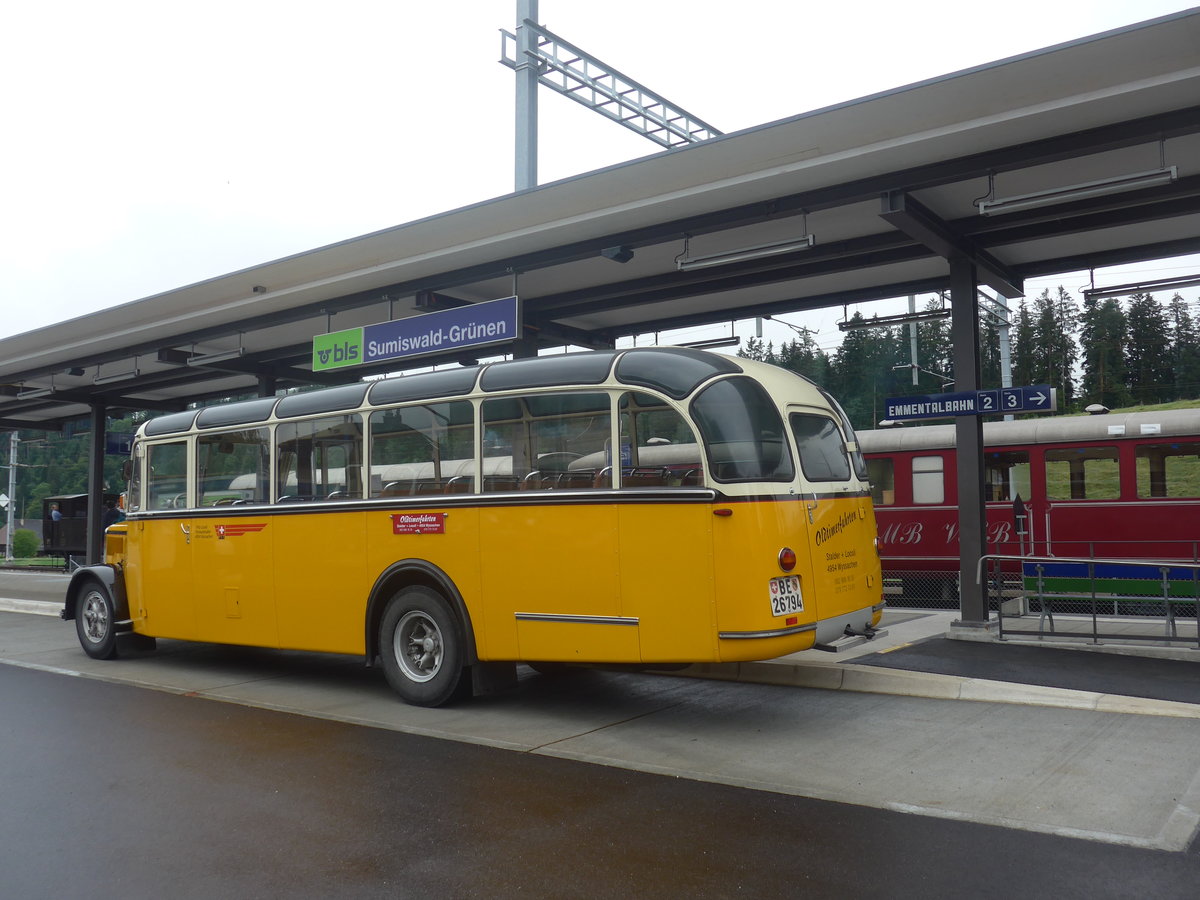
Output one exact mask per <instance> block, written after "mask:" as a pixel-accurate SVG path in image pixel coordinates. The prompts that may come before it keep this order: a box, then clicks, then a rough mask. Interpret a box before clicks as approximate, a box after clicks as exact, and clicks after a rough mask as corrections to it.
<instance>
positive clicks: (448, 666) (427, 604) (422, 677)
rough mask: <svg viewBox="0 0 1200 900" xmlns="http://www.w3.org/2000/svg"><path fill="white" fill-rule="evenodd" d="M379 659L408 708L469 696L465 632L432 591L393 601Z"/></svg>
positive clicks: (414, 591)
mask: <svg viewBox="0 0 1200 900" xmlns="http://www.w3.org/2000/svg"><path fill="white" fill-rule="evenodd" d="M379 655H380V656H381V657H382V658H383V671H384V674H385V675H387V680H388V684H390V685H391V686H392V689H393V690H395V692H396V693H397V694H399V695H400V696H401V698H402V699H403V700H404V701H405V702H406V703H411V704H412V705H414V706H441V705H443V704H444V703H448V702H450V701H451V700H458V699H462V698H463V697H464V696H466V695H467V694H468V692H469V691H470V688H471V679H470V678H468V677H466V672H465V669H464V668H463V663H464V659H465V657H464V647H463V638H462V629H461V628H460V627H459V622H458V619H457V617H456V616H455V614H454V612H453V610H452V609H451V608H450V604H449V603H447V602H446V598H445V597H443V596H442V595H441V594H439V593H438V592H437V591H434V590H432V589H430V588H427V587H423V586H421V585H414V586H412V587H406V588H404V589H403V590H402V591H400V592H399V593H397V594H396V596H394V597H393V598H392V599H391V601H390V602H389V603H388V606H387V609H386V610H385V611H384V613H383V621H382V623H380V626H379Z"/></svg>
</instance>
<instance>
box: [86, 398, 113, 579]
mask: <svg viewBox="0 0 1200 900" xmlns="http://www.w3.org/2000/svg"><path fill="white" fill-rule="evenodd" d="M91 426H92V439H91V442H90V444H89V446H88V507H87V563H88V565H96V564H98V563H101V562H103V561H104V448H105V444H106V443H107V437H108V432H107V429H108V410H107V407H105V405H104V404H103V403H93V404H91Z"/></svg>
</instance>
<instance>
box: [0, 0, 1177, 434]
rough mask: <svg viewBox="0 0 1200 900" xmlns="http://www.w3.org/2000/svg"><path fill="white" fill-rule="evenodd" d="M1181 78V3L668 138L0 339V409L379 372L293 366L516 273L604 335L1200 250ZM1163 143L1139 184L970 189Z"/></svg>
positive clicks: (531, 326) (22, 418) (1084, 178)
mask: <svg viewBox="0 0 1200 900" xmlns="http://www.w3.org/2000/svg"><path fill="white" fill-rule="evenodd" d="M1198 98H1200V9H1193V10H1190V11H1187V12H1183V13H1178V14H1176V15H1172V16H1166V17H1163V18H1161V19H1156V20H1153V21H1150V22H1145V23H1142V24H1139V25H1135V26H1131V27H1129V28H1124V29H1120V30H1118V31H1112V32H1107V33H1105V34H1101V35H1096V36H1093V37H1089V38H1084V39H1081V40H1077V41H1073V42H1071V43H1068V44H1062V45H1059V46H1056V47H1051V48H1048V49H1045V50H1040V51H1037V52H1034V53H1029V54H1025V55H1022V56H1018V57H1013V58H1011V59H1006V60H1002V61H999V62H995V63H991V64H988V65H984V66H979V67H977V68H974V69H969V70H966V71H962V72H957V73H954V74H951V75H946V76H944V77H940V78H935V79H932V80H929V81H925V82H921V83H918V84H914V85H909V86H907V87H902V88H897V89H895V90H892V91H887V92H884V93H881V94H876V95H873V96H870V97H864V98H862V99H859V100H855V101H852V102H848V103H844V104H840V105H837V106H833V107H829V108H826V109H821V110H817V111H814V112H810V113H805V114H803V115H799V116H795V117H793V118H789V119H784V120H782V121H779V122H774V123H771V124H768V125H763V126H760V127H757V128H751V129H747V130H745V131H741V132H738V133H734V134H729V135H725V136H723V137H719V138H714V139H712V140H709V141H707V142H704V143H701V144H697V145H693V146H690V147H686V148H682V149H676V150H669V151H665V152H662V153H660V154H657V155H654V156H650V157H647V158H644V159H640V160H636V161H633V162H629V163H626V164H622V165H618V166H613V167H610V168H607V169H601V170H598V171H594V172H589V173H586V174H583V175H580V176H578V177H575V178H570V179H567V180H564V181H560V182H556V183H553V184H549V185H544V186H541V187H538V188H535V189H532V190H529V191H524V192H521V193H517V194H511V195H507V196H504V197H500V198H498V199H495V200H490V201H488V202H485V203H479V204H476V205H473V206H469V207H465V208H463V209H458V210H454V211H451V212H447V213H444V214H441V215H437V216H433V217H430V218H427V219H422V220H419V221H416V222H411V223H408V224H404V225H399V226H397V227H394V228H389V229H386V230H383V231H379V232H375V233H373V234H368V235H364V236H361V237H357V238H352V239H350V240H347V241H343V242H341V243H338V244H333V245H330V246H327V247H322V248H319V249H316V250H313V251H311V252H307V253H301V254H298V255H295V256H290V257H287V258H284V259H280V260H276V261H274V262H269V263H265V264H263V265H261V266H255V267H253V268H250V269H245V270H242V271H239V272H234V273H231V274H229V275H224V276H221V277H219V278H213V279H210V280H208V281H203V282H200V283H198V284H193V285H189V286H187V287H182V288H179V289H177V290H173V291H169V292H166V293H163V294H158V295H156V296H152V297H147V298H145V299H141V300H136V301H133V302H130V303H126V304H124V305H121V306H117V307H114V308H111V309H107V310H103V311H101V312H98V313H94V314H91V315H87V316H83V317H80V318H77V319H72V320H70V321H67V322H63V323H60V324H57V325H53V326H49V327H46V328H42V329H38V330H36V331H31V332H28V333H26V334H21V335H17V336H14V337H10V338H6V339H4V340H0V383H2V384H0V427H8V428H13V427H22V428H34V427H36V428H54V427H59V426H60V425H61V424H62V423H63V422H66V421H70V420H73V419H77V418H79V417H81V416H84V415H87V414H88V413H89V411H90V410H92V409H93V407H95V406H97V405H102V406H103V407H105V408H106V409H108V410H118V409H154V410H172V409H182V408H183V407H184V406H185V405H186V404H187V403H189V402H193V401H196V400H201V399H206V398H212V397H218V396H229V395H235V394H246V393H256V392H258V391H260V390H262V389H264V388H270V387H272V386H274V385H281V386H282V385H287V384H293V383H323V384H328V383H342V382H346V381H350V380H356V379H358V378H361V377H362V376H363V375H366V374H374V372H373V371H372V369H370V368H367V367H358V368H353V369H339V370H334V371H332V372H317V373H314V372H313V371H312V365H311V356H312V353H311V346H312V338H313V336H314V335H317V334H322V333H325V332H327V331H340V330H343V329H346V328H351V327H355V326H359V325H368V324H373V323H376V322H383V321H388V320H390V319H396V318H404V317H408V316H413V315H418V314H421V313H424V312H427V311H429V310H430V309H434V308H438V306H439V303H441V304H444V303H445V302H449V303H451V304H453V303H454V302H456V301H465V302H478V301H483V300H490V299H494V298H497V297H504V296H508V295H510V294H512V293H514V292H515V293H517V294H519V295H520V297H521V299H522V304H523V309H524V319H525V325H526V333H527V336H528V339H529V341H530V342H531V343H533V344H536V345H539V346H547V345H551V344H559V345H561V344H564V343H570V344H578V345H581V346H605V345H611V343H612V341H613V340H615V339H616V338H618V337H621V336H624V335H630V334H637V333H645V332H647V331H656V330H665V329H670V328H676V327H683V326H689V325H697V324H704V323H709V322H714V321H729V320H733V319H739V318H747V317H753V316H758V315H771V314H780V313H785V312H795V311H802V310H806V309H813V308H819V307H825V306H833V305H842V304H846V303H854V302H859V301H864V300H871V299H881V298H887V297H896V296H904V295H906V294H909V293H921V292H927V291H935V290H943V289H945V288H946V287H947V285H948V277H949V276H948V273H949V268H948V263H947V257H948V256H950V255H959V256H962V255H966V256H967V257H969V258H971V259H972V260H974V261H975V264H976V266H977V271H978V273H979V281H980V283H982V284H984V285H990V286H991V287H993V288H995V289H996V290H998V291H1000V292H1001V293H1004V294H1006V295H1008V296H1016V295H1018V294H1019V293H1020V289H1021V284H1022V281H1023V279H1025V278H1028V277H1031V276H1037V275H1049V274H1056V273H1059V272H1067V271H1074V270H1079V269H1086V268H1092V267H1100V266H1107V265H1115V264H1119V263H1125V262H1134V261H1141V260H1148V259H1157V258H1163V257H1168V256H1173V255H1180V254H1184V253H1195V252H1200V168H1198V162H1197V161H1198V160H1200V105H1197V99H1198ZM1170 166H1175V167H1176V168H1177V175H1178V177H1177V179H1176V180H1175V181H1173V182H1172V183H1169V184H1164V185H1161V186H1157V187H1150V188H1143V189H1139V190H1131V191H1127V192H1123V193H1115V194H1106V195H1103V196H1095V197H1092V198H1090V199H1083V200H1064V201H1062V202H1056V203H1052V204H1051V205H1045V206H1038V207H1036V208H1030V209H1026V210H1022V211H1014V212H1008V213H1005V214H1001V215H983V214H981V213H980V210H979V208H978V206H977V201H978V200H980V199H982V198H986V197H989V196H994V197H1012V196H1014V195H1021V194H1027V193H1030V192H1040V191H1044V190H1047V189H1051V188H1057V187H1062V186H1069V185H1080V184H1082V183H1087V182H1092V181H1098V180H1101V179H1109V178H1112V177H1114V176H1121V175H1127V174H1130V173H1139V172H1147V171H1151V170H1158V169H1161V168H1163V167H1170ZM805 234H812V235H813V236H814V243H813V246H812V247H809V248H807V249H800V250H794V251H791V252H783V253H779V254H776V255H772V256H769V257H764V258H758V259H747V260H743V261H739V262H732V263H727V264H723V265H713V266H709V267H705V268H700V269H695V270H689V271H681V270H680V269H679V268H677V259H678V258H680V257H681V256H682V255H684V252H685V248H686V250H687V256H688V257H696V256H707V255H710V254H714V253H718V252H722V251H728V250H732V249H740V248H747V247H754V248H761V247H763V246H764V245H768V244H772V243H776V242H781V241H789V240H795V239H798V238H801V237H802V236H803V235H805ZM609 248H625V249H627V250H631V251H633V256H632V259H630V260H629V261H627V262H625V263H620V262H618V261H615V260H614V259H611V258H609V257H607V256H605V255H602V251H604V250H606V249H609ZM433 292H436V295H442V296H444V297H449V298H451V299H450V300H449V301H440V300H439V299H438V298H437V296H436V295H434V296H431V294H433ZM239 350H240V355H237V356H234V358H232V359H225V360H224V361H211V362H205V360H203V359H200V360H195V359H193V357H196V356H200V357H205V356H212V355H214V354H217V353H222V352H226V351H234V352H237V351H239ZM189 360H192V363H191V364H189ZM432 361H437V360H436V359H428V358H427V359H424V360H422V361H420V364H423V365H428V364H429V363H430V362H432ZM441 361H447V360H446V359H443V360H441ZM198 363H204V364H198ZM414 364H416V363H414ZM398 368H402V366H398V365H397V364H396V363H391V364H388V365H386V366H380V367H378V370H379V371H383V370H390V371H394V370H397V369H398ZM135 372H136V374H134V373H135ZM97 380H99V381H100V383H99V384H97V383H96V382H97ZM46 391H49V392H48V393H45V392H46ZM22 394H23V395H25V396H20V395H22ZM31 394H32V396H30V395H31Z"/></svg>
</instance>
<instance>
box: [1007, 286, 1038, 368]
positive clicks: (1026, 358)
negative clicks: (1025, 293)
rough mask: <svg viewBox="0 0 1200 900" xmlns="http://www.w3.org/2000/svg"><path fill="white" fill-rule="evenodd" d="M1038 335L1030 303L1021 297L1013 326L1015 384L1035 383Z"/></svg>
mask: <svg viewBox="0 0 1200 900" xmlns="http://www.w3.org/2000/svg"><path fill="white" fill-rule="evenodd" d="M1037 340H1038V336H1037V334H1036V333H1035V331H1034V324H1033V315H1032V314H1031V313H1030V311H1029V304H1028V303H1027V302H1026V301H1025V298H1024V297H1022V298H1021V304H1020V306H1018V307H1017V313H1016V316H1015V318H1014V321H1013V326H1012V342H1013V350H1012V380H1013V384H1035V383H1036V381H1035V378H1034V373H1035V368H1036V365H1035V363H1036V361H1035V358H1034V357H1035V348H1036V347H1037Z"/></svg>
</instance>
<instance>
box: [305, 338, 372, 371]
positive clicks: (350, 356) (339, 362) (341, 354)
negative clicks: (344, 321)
mask: <svg viewBox="0 0 1200 900" xmlns="http://www.w3.org/2000/svg"><path fill="white" fill-rule="evenodd" d="M362 360H363V330H362V329H361V328H349V329H347V330H346V331H335V332H333V333H332V334H319V335H317V336H316V337H315V338H313V361H312V364H313V371H314V372H319V371H320V370H322V369H335V368H337V367H338V366H353V365H358V364H359V363H361V362H362Z"/></svg>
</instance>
